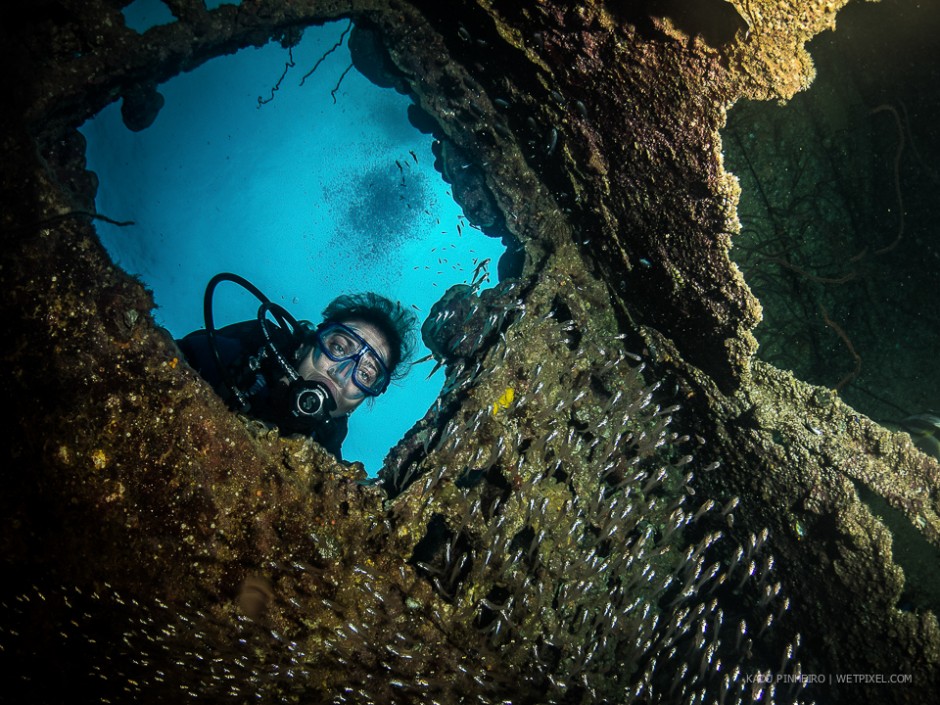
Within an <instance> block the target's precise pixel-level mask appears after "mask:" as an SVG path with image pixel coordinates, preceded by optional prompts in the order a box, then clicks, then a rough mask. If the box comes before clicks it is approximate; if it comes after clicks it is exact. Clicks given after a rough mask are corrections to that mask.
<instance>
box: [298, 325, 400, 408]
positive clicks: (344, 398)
mask: <svg viewBox="0 0 940 705" xmlns="http://www.w3.org/2000/svg"><path fill="white" fill-rule="evenodd" d="M340 323H342V324H343V325H344V326H346V327H347V328H349V329H350V330H352V331H353V332H354V333H356V334H357V335H358V336H359V337H360V338H362V339H363V340H364V341H365V342H366V343H367V344H368V345H369V347H370V348H372V349H373V350H374V351H375V352H376V353H378V354H379V355H380V356H381V358H382V360H383V361H386V360H388V356H389V352H390V351H389V347H388V341H387V340H386V339H385V336H384V335H382V332H381V331H380V330H379V329H378V328H376V327H375V326H373V325H372V324H371V323H366V322H365V321H357V320H350V321H340ZM363 363H365V360H363ZM354 367H355V365H354V364H353V363H352V362H351V361H349V360H346V361H340V362H335V361H333V360H331V359H330V358H329V357H327V356H326V355H324V354H323V351H322V350H320V347H319V346H318V345H314V346H313V347H312V349H311V350H310V352H308V353H307V354H306V355H305V356H304V357H303V359H302V360H301V361H300V363H299V364H298V365H297V373H298V374H299V375H300V376H301V377H303V378H304V379H306V380H311V381H317V382H322V383H323V384H325V385H326V386H327V387H328V388H329V390H330V392H331V393H332V394H333V398H334V399H335V400H336V408H335V409H334V410H333V411H332V412H331V416H344V415H347V414H351V413H352V412H353V411H355V410H356V409H357V408H358V407H359V405H360V404H362V402H364V401H365V400H366V398H367V396H368V395H367V394H366V393H365V392H363V391H362V390H361V389H360V388H359V387H357V386H356V384H355V382H354V381H353V378H352V377H353V373H354Z"/></svg>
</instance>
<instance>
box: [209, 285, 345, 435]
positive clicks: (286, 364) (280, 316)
mask: <svg viewBox="0 0 940 705" xmlns="http://www.w3.org/2000/svg"><path fill="white" fill-rule="evenodd" d="M222 281H230V282H233V283H235V284H238V285H239V286H241V287H242V288H244V289H245V290H247V291H248V292H250V293H251V294H252V295H254V296H255V298H257V299H258V300H259V301H260V302H261V306H260V307H259V308H258V317H257V320H258V326H259V329H260V331H261V337H262V340H263V343H262V345H261V348H260V349H259V351H258V354H257V355H255V356H254V358H252V360H251V361H250V365H249V367H250V370H251V372H253V373H254V375H253V377H252V380H253V384H252V385H251V386H249V388H248V389H247V390H245V389H242V388H241V387H240V386H239V385H238V384H236V383H235V381H234V380H233V378H232V371H231V370H230V369H228V367H227V366H226V365H224V364H223V363H222V356H221V354H220V353H219V349H218V346H217V344H216V340H215V333H216V330H215V322H214V317H213V313H212V308H213V307H212V299H213V295H214V293H215V288H216V286H217V285H218V284H219V282H222ZM203 315H204V317H205V323H206V334H207V336H208V339H209V347H210V348H211V349H212V354H213V356H214V357H215V362H216V365H217V367H218V369H219V371H220V373H221V375H222V380H223V382H224V383H225V386H226V388H227V389H228V390H229V392H231V395H232V399H234V400H235V402H236V404H235V405H236V406H237V407H238V410H239V411H242V412H247V411H248V410H249V409H250V408H251V396H252V391H253V389H257V388H259V387H265V386H267V387H268V388H269V390H270V397H271V403H272V404H273V405H274V406H276V407H279V409H278V410H279V411H280V412H281V413H282V414H283V415H284V416H285V417H286V418H285V419H284V421H286V422H287V423H286V424H285V426H287V427H288V428H287V430H290V431H298V432H302V431H307V430H310V429H311V428H312V427H314V426H315V425H318V424H321V423H322V422H323V421H325V420H327V419H328V418H329V416H330V412H332V411H333V410H335V409H336V400H335V399H333V395H332V394H331V393H330V390H329V388H328V387H327V386H326V385H325V384H323V383H322V382H317V381H314V380H307V379H304V378H303V377H301V376H300V375H299V374H298V373H297V370H296V368H295V367H294V365H293V364H292V363H291V362H290V360H291V359H292V358H293V357H294V356H295V354H296V352H297V351H298V350H299V349H300V347H301V345H302V344H303V340H304V337H305V336H306V334H307V332H308V330H309V328H307V327H306V325H304V324H302V323H300V322H298V321H297V319H296V318H294V317H293V316H292V315H291V314H290V313H289V312H288V311H287V310H286V309H285V308H284V307H283V306H280V305H278V304H276V303H273V302H271V301H270V300H269V299H268V297H267V296H265V295H264V294H263V293H262V292H261V291H260V290H259V289H258V288H257V287H256V286H255V285H254V284H252V283H251V282H249V281H248V280H247V279H245V278H244V277H240V276H238V275H237V274H230V273H228V272H221V273H219V274H216V275H215V276H214V277H212V279H210V280H209V283H208V284H207V285H206V294H205V298H204V299H203ZM307 325H309V324H307Z"/></svg>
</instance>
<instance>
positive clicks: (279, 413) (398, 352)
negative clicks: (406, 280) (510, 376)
mask: <svg viewBox="0 0 940 705" xmlns="http://www.w3.org/2000/svg"><path fill="white" fill-rule="evenodd" d="M222 281H230V282H234V283H236V284H239V285H240V286H242V287H244V288H245V289H247V290H248V291H249V292H251V293H252V294H253V295H254V296H255V297H256V298H257V299H258V300H259V301H260V302H261V306H260V308H259V309H258V315H257V317H256V319H255V320H248V321H243V322H241V323H234V324H232V325H229V326H226V327H224V328H221V329H218V330H216V328H215V324H214V320H213V307H212V300H213V295H214V292H215V288H216V286H217V285H218V284H219V282H222ZM203 313H204V316H205V323H206V327H205V329H204V330H197V331H194V332H192V333H190V334H189V335H187V336H186V337H184V338H182V339H180V340H177V341H176V343H177V345H178V346H179V348H180V350H181V351H182V353H183V356H184V357H185V358H186V361H187V362H188V363H189V364H190V365H191V366H192V367H193V368H194V369H195V370H196V371H197V372H198V373H199V375H200V376H201V377H202V378H203V379H205V380H206V381H207V382H208V383H209V384H211V385H212V387H213V388H214V389H215V391H216V392H217V393H218V394H219V395H220V396H221V397H222V398H223V399H224V400H225V401H226V402H227V403H228V405H229V406H230V407H231V408H233V409H234V410H236V411H239V412H241V413H243V414H245V415H247V416H250V417H252V418H255V419H258V420H259V421H262V422H265V423H270V424H274V425H276V426H278V427H279V428H280V429H281V430H282V432H284V433H302V434H305V435H309V436H311V437H312V438H313V439H314V440H315V441H316V442H317V443H319V444H320V445H322V446H323V447H324V448H325V449H326V450H327V451H329V452H330V453H332V454H333V455H335V456H336V457H337V458H341V454H340V450H341V447H342V444H343V440H344V439H345V438H346V433H347V418H348V416H349V414H351V413H352V412H353V411H355V410H356V409H357V408H358V407H359V406H360V405H361V404H362V402H363V401H365V400H366V399H369V400H373V399H375V398H376V397H378V396H380V395H381V394H383V393H384V392H385V391H386V390H387V389H388V385H389V384H390V383H391V382H392V381H393V380H396V379H400V378H401V377H403V376H404V375H405V373H406V372H407V367H408V365H407V362H408V360H409V359H410V357H411V354H412V352H413V351H414V345H415V334H414V329H415V325H416V319H415V316H414V314H412V313H411V312H410V311H407V310H405V309H403V308H402V306H401V304H399V303H393V302H392V301H390V300H389V299H387V298H385V297H383V296H380V295H378V294H375V293H372V292H366V293H363V294H351V295H344V296H339V297H337V298H336V299H334V300H333V301H331V302H330V303H329V305H327V307H326V308H325V309H324V310H323V322H322V323H320V324H319V325H318V326H316V327H314V326H313V325H312V324H311V323H310V322H309V321H298V320H296V319H295V318H294V317H293V316H291V314H290V313H288V312H287V311H286V310H285V309H284V308H283V307H281V306H279V305H278V304H275V303H272V302H271V301H270V300H268V298H267V297H266V296H265V295H264V294H262V293H261V291H259V290H258V289H257V288H256V287H255V286H254V285H253V284H251V283H250V282H248V281H247V280H245V279H244V278H242V277H239V276H238V275H235V274H229V273H221V274H217V275H216V276H214V277H213V278H212V279H210V280H209V283H208V285H207V286H206V294H205V299H204V302H203Z"/></svg>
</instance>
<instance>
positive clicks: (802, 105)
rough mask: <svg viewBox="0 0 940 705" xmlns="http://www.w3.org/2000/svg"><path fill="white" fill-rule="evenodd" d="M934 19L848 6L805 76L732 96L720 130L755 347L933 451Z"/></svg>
mask: <svg viewBox="0 0 940 705" xmlns="http://www.w3.org/2000/svg"><path fill="white" fill-rule="evenodd" d="M938 30H940V12H938V11H937V8H936V7H930V8H928V7H927V6H926V5H924V6H923V7H921V6H920V4H915V3H911V2H905V1H903V0H886V1H885V2H880V3H876V4H869V3H864V4H852V5H850V6H849V7H846V8H845V9H844V10H842V11H841V12H840V14H839V16H838V24H837V27H836V29H835V31H834V32H825V33H823V34H821V35H819V36H818V37H817V38H815V39H814V40H813V41H812V42H811V43H810V44H809V45H808V49H809V52H810V54H811V55H812V57H813V60H814V63H815V65H816V78H815V80H814V82H813V84H812V85H811V86H810V87H809V89H808V90H806V91H803V92H801V93H798V94H797V95H796V96H794V97H793V98H792V99H791V100H790V101H789V102H788V103H787V104H786V105H783V106H779V105H774V104H770V103H744V104H739V105H736V106H735V107H734V108H733V109H732V110H731V111H730V113H729V118H728V125H727V127H726V128H725V129H724V131H723V144H724V152H725V160H726V161H725V164H726V168H727V169H728V170H729V171H731V172H733V173H734V174H735V175H736V176H737V177H738V179H739V180H740V184H741V190H742V196H741V202H740V204H739V207H738V214H739V218H740V221H741V232H740V234H738V235H737V236H735V238H734V246H733V249H732V251H731V255H732V257H733V258H734V259H735V261H736V262H737V263H738V264H739V266H740V267H741V268H742V270H743V272H744V275H745V278H746V280H747V282H748V284H749V286H750V287H751V288H752V290H753V291H754V292H755V294H756V295H757V296H758V298H759V299H760V301H761V305H762V307H763V322H762V323H761V324H760V325H759V326H758V328H757V330H756V331H755V334H756V336H757V338H758V340H759V342H760V348H759V351H758V355H759V356H760V357H761V358H763V359H764V360H766V361H768V362H770V363H772V364H774V365H775V366H777V367H780V368H784V369H789V370H791V371H792V372H793V373H794V374H795V375H796V376H797V377H798V378H800V379H803V380H806V381H808V382H810V383H812V384H817V385H820V386H825V387H828V388H830V389H834V390H837V391H838V392H839V393H840V394H841V395H842V397H843V398H844V399H845V401H846V402H847V403H848V404H850V405H851V406H852V407H854V408H855V409H857V410H859V411H860V412H862V413H865V414H866V415H868V416H870V417H871V418H872V419H874V420H876V421H878V422H880V423H882V424H884V425H886V426H889V427H893V428H899V427H900V428H902V429H904V430H907V431H909V432H910V433H911V435H912V437H913V439H914V440H915V442H917V443H918V444H919V445H921V447H922V449H924V450H926V451H927V452H930V453H933V454H934V455H936V454H937V443H936V440H935V438H934V434H935V433H936V431H937V421H938V418H937V417H936V416H935V415H934V414H935V412H936V410H937V409H938V408H940V399H938V397H937V385H938V372H937V366H936V364H935V362H934V359H933V358H934V356H933V355H932V354H930V351H932V349H933V348H934V347H935V344H936V331H937V329H938V327H940V319H938V314H937V310H936V306H935V305H934V302H935V292H936V291H937V289H938V286H940V281H938V274H937V272H938V269H937V264H938V260H940V247H938V245H937V241H936V237H935V229H936V228H935V225H934V222H933V218H934V214H933V212H932V205H933V200H934V194H935V193H936V188H937V185H938V183H940V177H938V173H937V170H936V167H935V164H936V162H937V155H938V153H940V140H938V138H937V133H936V131H935V130H934V129H933V117H934V116H935V115H936V114H937V111H938V109H940V95H938V93H937V91H936V86H938V85H940V76H938V69H937V64H936V62H935V60H934V59H933V58H932V57H933V49H934V48H935V44H936V36H937V32H938Z"/></svg>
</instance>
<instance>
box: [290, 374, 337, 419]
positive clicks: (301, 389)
mask: <svg viewBox="0 0 940 705" xmlns="http://www.w3.org/2000/svg"><path fill="white" fill-rule="evenodd" d="M290 397H291V399H292V404H291V414H292V415H293V416H295V417H296V418H298V419H302V420H316V421H321V420H323V419H326V418H327V417H329V415H330V412H331V411H333V410H335V409H336V400H335V399H333V395H332V394H330V390H329V388H328V387H327V386H326V385H325V384H323V382H316V381H309V380H305V379H298V380H294V381H293V382H292V383H291V395H290Z"/></svg>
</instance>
